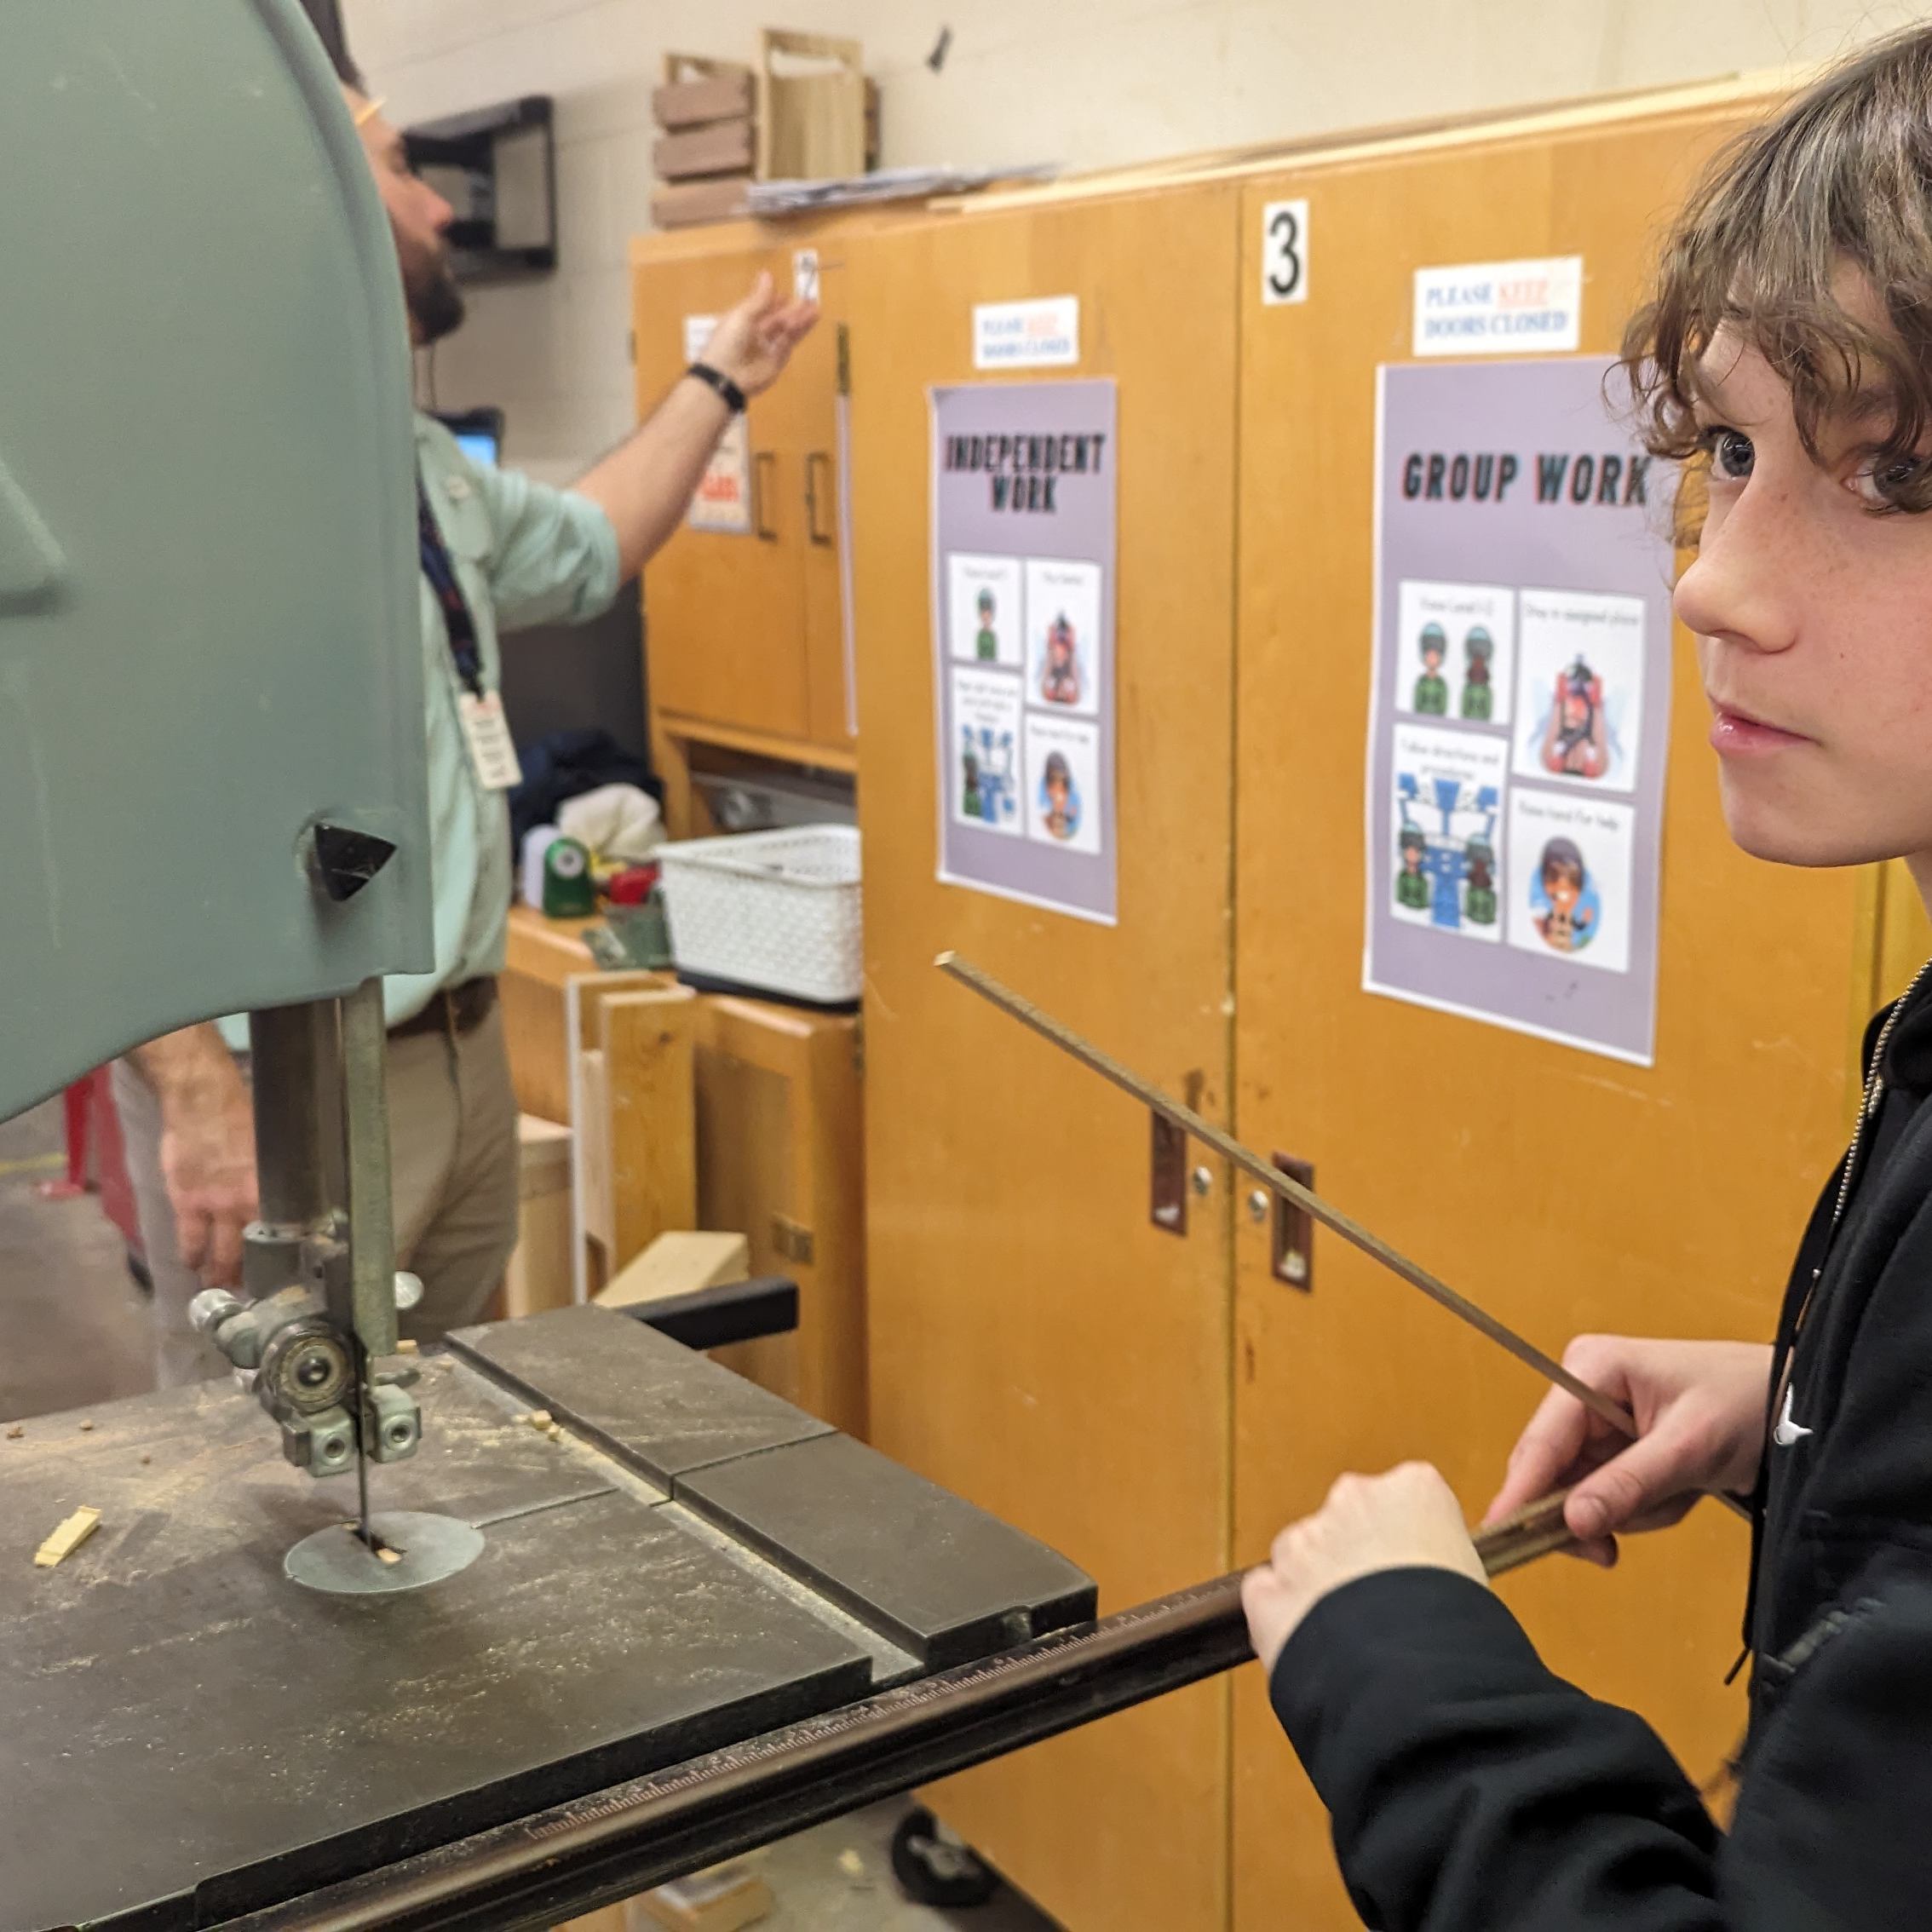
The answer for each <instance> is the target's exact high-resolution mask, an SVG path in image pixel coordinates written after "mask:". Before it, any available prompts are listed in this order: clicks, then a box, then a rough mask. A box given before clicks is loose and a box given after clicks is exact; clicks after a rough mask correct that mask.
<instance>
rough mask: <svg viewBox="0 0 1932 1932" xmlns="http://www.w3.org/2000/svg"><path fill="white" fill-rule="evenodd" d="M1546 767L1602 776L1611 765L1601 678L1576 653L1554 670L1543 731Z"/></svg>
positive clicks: (1578, 775)
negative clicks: (1552, 698) (1552, 697)
mask: <svg viewBox="0 0 1932 1932" xmlns="http://www.w3.org/2000/svg"><path fill="white" fill-rule="evenodd" d="M1543 763H1544V769H1545V770H1546V771H1552V772H1561V773H1563V774H1564V775H1565V776H1566V777H1568V778H1592V779H1594V778H1601V777H1602V776H1603V774H1604V773H1606V772H1607V771H1608V770H1609V769H1610V727H1609V722H1608V721H1607V719H1606V718H1605V716H1604V715H1603V680H1602V679H1601V678H1600V677H1599V676H1597V675H1596V673H1595V672H1594V671H1593V670H1591V669H1590V666H1589V665H1588V664H1585V663H1584V660H1583V658H1581V657H1578V658H1577V660H1576V661H1575V663H1573V664H1572V665H1571V666H1570V668H1569V669H1568V670H1563V671H1559V672H1558V673H1557V674H1556V702H1555V704H1552V705H1551V706H1550V722H1549V724H1548V725H1547V726H1546V727H1544V733H1543Z"/></svg>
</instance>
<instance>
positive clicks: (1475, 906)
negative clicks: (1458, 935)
mask: <svg viewBox="0 0 1932 1932" xmlns="http://www.w3.org/2000/svg"><path fill="white" fill-rule="evenodd" d="M1463 715H1464V716H1468V713H1467V711H1465V712H1464V714H1463ZM1463 865H1464V868H1465V876H1466V877H1467V878H1468V881H1469V889H1468V890H1467V891H1466V892H1465V893H1464V894H1463V917H1465V918H1467V919H1468V921H1469V923H1470V924H1471V925H1472V926H1493V925H1494V924H1495V923H1496V849H1495V848H1494V847H1493V846H1492V845H1491V844H1490V842H1489V841H1488V840H1487V839H1483V838H1472V839H1471V840H1470V841H1469V843H1468V844H1467V845H1465V846H1464V847H1463Z"/></svg>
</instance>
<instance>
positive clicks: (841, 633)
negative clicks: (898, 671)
mask: <svg viewBox="0 0 1932 1932" xmlns="http://www.w3.org/2000/svg"><path fill="white" fill-rule="evenodd" d="M818 255H819V290H820V301H821V302H822V305H823V310H824V313H823V315H822V317H821V319H820V321H819V326H818V327H817V328H816V329H815V330H814V331H813V332H812V334H811V335H810V336H808V337H807V338H806V339H805V341H804V342H802V343H801V344H800V345H799V351H798V353H799V355H800V357H801V358H805V359H808V362H809V370H810V373H809V376H808V377H807V375H806V371H805V370H804V369H801V370H800V371H798V373H799V375H800V377H802V378H803V379H802V380H801V382H800V384H799V396H800V400H801V402H802V403H803V404H804V405H806V413H805V416H804V419H803V420H802V422H801V423H800V425H799V428H800V430H801V432H802V434H801V436H800V442H799V451H798V463H799V472H800V474H801V476H802V479H803V502H802V505H801V510H800V514H801V515H802V518H803V520H804V528H805V541H804V543H803V546H802V552H803V555H802V572H803V576H804V596H805V610H804V623H805V708H806V716H807V718H808V722H809V724H810V727H811V739H812V742H813V743H814V745H827V746H829V747H831V749H832V750H850V749H851V748H852V745H853V744H854V741H855V739H856V738H857V735H858V733H857V727H858V721H859V713H858V704H857V693H856V692H854V690H853V689H852V687H851V686H852V680H851V677H850V676H849V668H850V667H848V663H847V655H846V653H847V645H846V630H845V595H844V587H843V584H842V582H841V567H840V557H841V555H842V547H843V545H844V543H846V542H847V541H848V532H846V531H845V529H844V527H843V524H844V516H843V509H842V481H843V471H842V463H843V462H844V461H845V455H846V452H844V451H842V449H841V447H840V439H839V429H838V423H839V398H838V384H839V361H840V347H841V338H842V337H845V338H846V339H847V340H849V335H848V320H847V292H848V289H849V287H850V283H851V272H850V262H851V249H850V247H849V245H848V238H846V237H843V236H841V235H839V234H837V233H834V234H831V235H828V236H827V237H826V238H825V240H824V241H822V242H821V243H820V244H819V249H818Z"/></svg>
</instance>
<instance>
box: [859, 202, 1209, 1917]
mask: <svg viewBox="0 0 1932 1932" xmlns="http://www.w3.org/2000/svg"><path fill="white" fill-rule="evenodd" d="M1238 199H1239V190H1238V189H1237V188H1236V187H1233V186H1232V185H1228V184H1222V185H1216V186H1211V187H1205V188H1201V189H1198V190H1192V191H1188V190H1183V191H1179V192H1176V193H1163V194H1154V195H1144V196H1128V197H1115V198H1107V199H1103V200H1100V201H1095V202H1093V203H1091V204H1084V203H1070V204H1064V205H1062V204H1055V203H1054V202H1053V201H1051V200H1050V199H1048V200H1038V199H1029V200H1027V201H1026V202H1024V203H1022V204H1020V205H1018V206H1015V207H1014V208H1011V209H1004V210H1002V209H995V210H986V211H984V212H981V211H976V210H974V209H972V208H971V206H970V205H969V206H968V207H967V208H966V209H964V210H962V211H960V212H957V213H952V214H943V215H934V216H932V217H930V218H929V219H927V220H925V221H920V222H917V223H914V224H912V225H911V226H910V227H906V228H904V229H902V230H900V231H897V232H894V233H890V234H879V235H875V236H872V237H870V238H868V239H865V242H864V243H863V244H862V246H854V250H853V253H854V256H855V258H856V261H857V266H856V267H854V271H853V279H852V287H851V290H850V294H849V296H848V302H849V304H850V310H849V313H850V318H851V345H852V409H853V420H854V477H853V483H854V516H855V526H854V536H855V562H856V577H855V600H856V614H857V618H858V634H859V673H860V676H859V694H860V732H861V735H860V744H861V745H862V746H863V747H864V756H863V762H862V768H861V772H860V786H859V803H860V828H861V830H862V831H863V833H864V837H865V975H866V987H867V995H866V1007H865V1059H866V1089H867V1092H866V1124H867V1135H866V1199H867V1214H868V1267H867V1278H868V1283H869V1294H870V1297H871V1320H870V1326H871V1404H872V1429H873V1440H874V1441H875V1442H876V1443H877V1446H879V1447H880V1448H882V1449H883V1450H884V1451H885V1452H887V1453H888V1455H891V1456H894V1457H895V1458H898V1459H899V1460H900V1461H902V1462H904V1463H908V1464H910V1465H911V1467H912V1468H914V1469H918V1470H920V1471H922V1472H923V1473H924V1474H926V1475H929V1476H931V1477H933V1478H934V1480H935V1481H940V1482H941V1483H944V1484H945V1485H946V1486H948V1487H949V1488H952V1489H953V1490H955V1491H957V1492H959V1493H960V1494H962V1495H963V1496H966V1497H968V1498H970V1499H971V1500H972V1501H973V1502H975V1503H977V1504H980V1505H981V1506H982V1507H983V1508H986V1509H990V1510H992V1512H993V1513H994V1514H996V1515H999V1516H1001V1517H1003V1518H1004V1519H1005V1520H1006V1521H1009V1522H1012V1523H1016V1524H1018V1525H1020V1526H1021V1527H1022V1528H1025V1529H1026V1530H1029V1531H1031V1532H1032V1533H1033V1534H1035V1535H1037V1536H1038V1537H1041V1538H1044V1540H1045V1541H1046V1542H1048V1543H1049V1544H1052V1545H1053V1546H1054V1547H1055V1548H1056V1549H1059V1550H1063V1551H1065V1552H1066V1553H1067V1555H1069V1556H1071V1557H1072V1559H1073V1560H1074V1561H1077V1562H1078V1563H1080V1564H1081V1565H1083V1566H1084V1567H1085V1568H1086V1569H1088V1570H1089V1571H1090V1572H1091V1573H1093V1574H1094V1576H1095V1578H1097V1579H1098V1580H1099V1583H1100V1587H1101V1606H1102V1608H1103V1609H1119V1608H1123V1607H1126V1606H1127V1605H1129V1604H1130V1603H1133V1602H1136V1601H1141V1600H1142V1599H1144V1598H1146V1597H1148V1596H1155V1595H1157V1594H1159V1593H1160V1592H1162V1591H1164V1590H1171V1589H1175V1588H1178V1587H1180V1586H1181V1585H1182V1584H1185V1583H1187V1582H1189V1581H1199V1579H1200V1578H1204V1577H1206V1576H1210V1575H1212V1574H1214V1573H1216V1572H1218V1571H1220V1570H1222V1569H1223V1568H1225V1567H1226V1566H1227V1562H1228V1518H1227V1509H1228V1486H1229V1467H1228V1442H1229V1436H1228V1430H1229V1424H1230V1413H1229V1406H1228V1360H1229V1352H1228V1351H1229V1338H1230V1337H1229V1305H1228V1298H1229V1268H1230V1252H1229V1239H1230V1229H1229V1197H1228V1182H1227V1177H1226V1176H1225V1175H1224V1174H1222V1172H1220V1171H1219V1170H1217V1169H1215V1168H1213V1167H1211V1166H1210V1169H1209V1170H1208V1184H1209V1191H1208V1192H1207V1193H1206V1194H1205V1195H1202V1196H1195V1197H1193V1198H1191V1199H1190V1201H1189V1211H1188V1214H1187V1231H1186V1233H1170V1232H1167V1231H1165V1230H1164V1229H1163V1228H1160V1227H1159V1226H1157V1225H1156V1224H1155V1223H1154V1222H1153V1219H1152V1217H1151V1213H1150V1176H1149V1165H1150V1152H1149V1150H1150V1140H1151V1134H1150V1123H1149V1118H1148V1116H1147V1113H1145V1112H1144V1111H1141V1110H1140V1109H1138V1108H1136V1107H1135V1106H1134V1105H1133V1104H1132V1103H1131V1102H1130V1101H1125V1100H1124V1099H1122V1098H1121V1097H1120V1096H1118V1095H1116V1094H1114V1093H1113V1092H1112V1091H1111V1090H1108V1089H1107V1088H1105V1087H1103V1086H1101V1085H1100V1084H1097V1083H1096V1082H1095V1080H1094V1078H1092V1076H1091V1075H1090V1074H1087V1073H1085V1072H1082V1071H1081V1070H1080V1069H1079V1068H1078V1067H1075V1066H1073V1065H1072V1063H1071V1062H1069V1061H1067V1060H1065V1059H1064V1058H1062V1057H1061V1056H1059V1055H1055V1053H1054V1052H1053V1051H1052V1050H1051V1049H1049V1048H1048V1047H1046V1046H1044V1044H1042V1043H1040V1042H1039V1041H1038V1040H1037V1039H1035V1038H1032V1036H1030V1035H1028V1034H1026V1033H1025V1032H1021V1030H1019V1029H1017V1028H1015V1026H1013V1025H1012V1024H1011V1022H1009V1021H1006V1020H1004V1019H1003V1018H1002V1017H1001V1016H1000V1015H998V1014H997V1013H995V1012H993V1011H992V1009H989V1008H986V1007H985V1006H983V1005H981V1004H980V1003H978V1002H977V1001H975V999H974V998H972V996H971V995H970V994H969V993H968V992H965V991H964V990H963V988H962V987H960V986H957V984H955V983H954V982H953V981H952V980H948V979H946V978H945V977H944V976H943V975H940V974H939V973H938V972H936V971H934V967H933V957H934V954H935V953H936V952H939V951H940V949H941V948H944V947H953V948H957V950H958V951H959V952H962V953H963V954H964V955H965V956H966V957H969V958H970V959H973V960H975V961H976V962H978V963H980V965H982V966H984V967H985V968H986V969H987V970H988V971H990V972H992V973H994V974H996V975H998V976H999V977H1000V978H1002V979H1003V980H1007V981H1008V982H1009V984H1011V985H1013V986H1018V987H1021V988H1023V989H1025V990H1026V991H1027V992H1031V993H1033V994H1035V995H1037V996H1038V998H1041V999H1042V1000H1044V1001H1045V1002H1047V1003H1049V1004H1050V1005H1051V1006H1052V1007H1053V1008H1054V1009H1055V1010H1056V1011H1057V1012H1059V1013H1060V1014H1061V1015H1062V1016H1063V1017H1065V1018H1066V1019H1067V1020H1068V1021H1070V1022H1071V1023H1072V1024H1073V1025H1074V1026H1079V1027H1082V1028H1084V1030H1085V1031H1087V1032H1090V1034H1091V1035H1092V1036H1093V1037H1094V1038H1096V1039H1098V1040H1100V1041H1102V1042H1104V1043H1105V1044H1107V1046H1109V1047H1110V1048H1112V1049H1114V1050H1115V1051H1117V1052H1119V1053H1122V1054H1124V1055H1127V1056H1128V1057H1130V1059H1132V1060H1133V1061H1136V1064H1138V1065H1140V1066H1141V1067H1145V1068H1146V1069H1147V1071H1148V1072H1151V1073H1153V1074H1154V1075H1156V1076H1157V1077H1159V1078H1160V1079H1161V1080H1163V1081H1164V1082H1165V1083H1166V1084H1168V1085H1169V1086H1170V1088H1171V1089H1172V1090H1175V1091H1177V1092H1178V1091H1187V1090H1190V1089H1191V1090H1194V1091H1196V1092H1197V1093H1198V1095H1199V1101H1198V1104H1199V1107H1200V1108H1201V1110H1202V1111H1203V1112H1204V1113H1206V1114H1207V1115H1208V1116H1209V1117H1210V1118H1214V1119H1217V1120H1222V1121H1225V1120H1226V1119H1227V1118H1228V1112H1229V1100H1230V1088H1229V1077H1230V1011H1231V1009H1230V993H1231V985H1232V967H1233V953H1232V934H1231V931H1230V926H1229V921H1228V880H1229V876H1230V875H1229V869H1230V865H1231V862H1232V850H1233V848H1232V841H1233V815H1232V814H1233V790H1232V786H1231V785H1230V779H1229V773H1230V753H1231V749H1232V744H1233V583H1234V494H1233V484H1234V449H1235V428H1236V411H1235V381H1236V340H1235V309H1236V304H1235V296H1234V287H1235V276H1236V270H1237V267H1238V260H1237V227H1236V214H1237V205H1238ZM1156 263H1158V264H1159V272H1158V273H1156V272H1154V271H1153V268H1152V267H1150V265H1152V264H1156ZM1036 296H1038V297H1044V296H1078V299H1079V303H1080V311H1079V313H1080V329H1081V337H1082V346H1083V351H1084V353H1083V358H1082V360H1081V363H1080V365H1079V367H1078V369H1077V370H1074V371H1056V372H1054V373H1058V374H1074V375H1078V376H1081V377H1095V376H1110V377H1114V378H1115V379H1116V380H1117V382H1118V385H1119V440H1120V445H1121V447H1122V449H1123V451H1125V452H1126V453H1125V455H1124V458H1123V460H1122V463H1121V466H1120V470H1119V566H1118V613H1119V614H1118V624H1117V653H1118V655H1117V664H1118V690H1119V701H1118V726H1117V729H1118V773H1119V779H1118V787H1119V789H1118V854H1119V923H1118V925H1117V926H1113V927H1105V926H1099V925H1095V924H1091V923H1086V922H1084V921H1080V920H1075V919H1071V918H1067V917H1061V916H1059V915H1056V914H1054V913H1051V912H1046V911H1039V910H1037V909H1034V908H1031V907H1028V906H1023V905H1018V904H1015V903H1014V902H1012V901H1010V900H1003V899H996V898H992V897H990V896H988V895H986V894H983V893H979V892H973V891H968V890H963V889H961V888H956V887H950V886H942V885H940V883H937V881H936V880H935V878H934V852H935V849H936V846H937V839H938V826H937V823H936V818H935V813H936V798H937V792H938V785H937V782H936V779H935V776H934V718H933V644H932V633H931V611H932V590H931V584H930V579H929V561H928V559H929V545H930V538H931V525H930V509H929V480H928V479H929V468H930V461H931V457H930V451H929V405H928V400H927V388H928V385H929V384H932V383H935V382H969V381H972V380H974V379H975V371H974V366H973V313H972V312H973V305H974V304H975V302H993V301H1006V300H1017V299H1021V298H1026V297H1036ZM1024 379H1025V378H1015V380H1024ZM1227 1708H1228V1684H1227V1682H1225V1681H1223V1682H1216V1683H1209V1684H1205V1685H1201V1686H1199V1687H1197V1688H1193V1689H1190V1690H1187V1691H1184V1692H1182V1693H1179V1694H1178V1695H1176V1696H1174V1697H1171V1698H1168V1699H1163V1700H1162V1701H1161V1702H1159V1703H1158V1704H1153V1705H1147V1706H1144V1707H1143V1708H1141V1709H1140V1710H1138V1711H1131V1712H1129V1713H1127V1714H1125V1715H1124V1716H1118V1717H1114V1718H1111V1719H1108V1720H1107V1722H1104V1723H1101V1724H1097V1725H1095V1726H1093V1727H1091V1728H1089V1729H1086V1730H1083V1731H1078V1732H1075V1733H1073V1734H1070V1735H1068V1736H1067V1737H1064V1738H1061V1739H1055V1741H1053V1742H1052V1743H1049V1744H1047V1745H1040V1746H1038V1747H1036V1748H1035V1749H1033V1750H1030V1751H1024V1752H1021V1753H1020V1754H1019V1755H1018V1756H1016V1757H1009V1758H1007V1759H1003V1760H1002V1761H1000V1762H996V1763H992V1764H989V1765H986V1766H985V1767H983V1768H980V1769H979V1770H976V1771H973V1772H970V1773H969V1774H966V1775H964V1776H963V1777H960V1778H957V1779H954V1780H950V1781H948V1783H947V1784H946V1785H944V1786H942V1787H940V1790H939V1791H937V1792H935V1793H934V1794H933V1797H934V1802H935V1803H937V1804H938V1805H939V1807H940V1810H941V1812H942V1814H944V1815H945V1816H946V1819H947V1820H949V1822H951V1823H952V1824H953V1825H954V1826H957V1828H958V1829H959V1830H960V1831H963V1833H964V1834H965V1835H966V1837H968V1838H969V1839H970V1840H971V1841H972V1842H973V1843H975V1844H976V1845H978V1846H979V1847H980V1849H983V1850H984V1851H985V1852H986V1854H988V1855H989V1856H990V1857H992V1859H993V1860H995V1861H996V1862H997V1863H998V1865H999V1866H1001V1867H1002V1868H1003V1870H1004V1871H1006V1872H1008V1873H1009V1874H1010V1875H1011V1876H1012V1877H1013V1879H1014V1881H1015V1883H1017V1884H1019V1885H1021V1887H1023V1888H1025V1889H1026V1890H1028V1891H1029V1892H1031V1893H1032V1894H1033V1895H1034V1896H1036V1897H1037V1898H1038V1899H1039V1900H1040V1901H1041V1902H1042V1904H1043V1905H1044V1906H1046V1908H1047V1909H1048V1910H1049V1911H1050V1912H1053V1913H1054V1914H1055V1917H1057V1918H1060V1919H1061V1920H1062V1921H1064V1922H1065V1923H1067V1924H1069V1925H1072V1926H1077V1927H1082V1928H1087V1927H1101V1926H1121V1927H1125V1926H1153V1925H1159V1926H1164V1927H1170V1928H1173V1929H1174V1932H1197V1929H1198V1932H1207V1929H1208V1928H1212V1927H1219V1926H1221V1925H1222V1924H1223V1923H1225V1919H1226V1866H1227V1860H1226V1836H1227V1810H1226V1801H1227V1782H1228V1780H1227V1757H1228V1720H1227Z"/></svg>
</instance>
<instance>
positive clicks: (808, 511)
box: [805, 450, 832, 544]
mask: <svg viewBox="0 0 1932 1932" xmlns="http://www.w3.org/2000/svg"><path fill="white" fill-rule="evenodd" d="M821 471H823V472H824V474H825V503H826V507H827V509H830V508H831V457H829V456H827V455H826V454H825V451H823V450H814V451H811V453H810V454H809V455H808V456H807V457H806V458H805V534H806V535H807V536H808V537H809V538H811V540H812V541H813V542H814V543H828V544H829V543H831V540H832V533H831V531H830V530H829V529H828V530H821V529H820V528H819V473H820V472H821Z"/></svg>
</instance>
